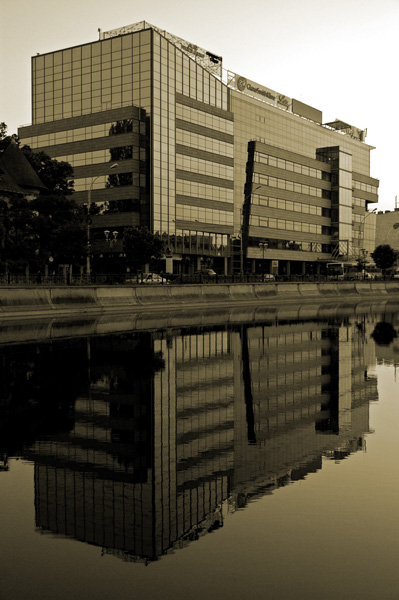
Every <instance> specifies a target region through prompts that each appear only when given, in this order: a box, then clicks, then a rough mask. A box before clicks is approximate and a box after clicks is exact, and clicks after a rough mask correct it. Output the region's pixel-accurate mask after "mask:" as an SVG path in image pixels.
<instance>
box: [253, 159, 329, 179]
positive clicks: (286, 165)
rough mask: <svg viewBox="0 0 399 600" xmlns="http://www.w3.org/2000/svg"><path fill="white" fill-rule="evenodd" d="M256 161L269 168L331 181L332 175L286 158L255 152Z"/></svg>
mask: <svg viewBox="0 0 399 600" xmlns="http://www.w3.org/2000/svg"><path fill="white" fill-rule="evenodd" d="M255 161H256V162H259V163H262V164H264V165H269V167H277V168H278V169H285V170H286V171H292V172H293V173H300V174H301V175H307V176H309V177H315V178H316V179H323V180H324V181H330V180H331V174H330V173H326V172H325V171H321V170H320V169H314V168H312V167H307V166H306V165H301V164H300V163H295V162H292V161H290V160H285V159H284V158H277V157H276V156H271V155H269V154H263V153H262V152H255Z"/></svg>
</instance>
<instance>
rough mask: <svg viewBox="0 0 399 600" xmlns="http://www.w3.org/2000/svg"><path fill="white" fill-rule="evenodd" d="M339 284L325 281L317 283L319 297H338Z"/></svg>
mask: <svg viewBox="0 0 399 600" xmlns="http://www.w3.org/2000/svg"><path fill="white" fill-rule="evenodd" d="M338 288H339V284H337V283H336V282H335V281H326V282H323V283H319V293H320V296H338V295H339V289H338Z"/></svg>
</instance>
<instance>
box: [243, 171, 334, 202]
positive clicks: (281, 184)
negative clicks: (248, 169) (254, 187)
mask: <svg viewBox="0 0 399 600" xmlns="http://www.w3.org/2000/svg"><path fill="white" fill-rule="evenodd" d="M253 182H254V183H258V184H260V185H267V186H269V187H274V188H279V189H280V190H287V191H289V192H297V193H298V194H304V195H305V196H315V197H316V198H331V192H330V191H329V190H322V189H321V188H316V187H313V186H312V185H305V184H304V183H296V182H294V181H288V180H287V179H278V178H277V177H270V176H269V175H261V174H260V173H254V175H253Z"/></svg>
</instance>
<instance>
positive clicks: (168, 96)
mask: <svg viewBox="0 0 399 600" xmlns="http://www.w3.org/2000/svg"><path fill="white" fill-rule="evenodd" d="M99 37H100V39H99V40H97V41H95V42H92V43H88V44H84V45H82V46H77V47H74V48H67V49H64V50H59V51H56V52H51V53H48V54H45V55H37V56H34V57H33V58H32V125H30V126H27V127H21V128H20V129H19V132H18V133H19V136H20V138H21V140H22V142H23V143H25V144H28V145H30V146H31V147H32V148H33V149H40V150H44V151H45V152H46V153H47V154H49V155H50V156H52V157H54V158H56V159H57V160H66V161H68V162H69V163H71V165H72V166H73V168H74V177H75V190H76V200H77V201H78V202H80V203H83V204H84V203H87V201H88V195H89V193H90V197H91V200H92V201H94V202H97V203H99V206H100V213H99V214H98V215H97V216H96V217H94V219H93V223H92V230H93V235H92V237H93V244H92V248H93V253H94V257H93V260H94V261H95V260H96V258H98V257H99V256H101V257H107V256H108V257H113V258H114V259H115V258H117V259H119V257H121V256H122V255H123V245H122V235H123V229H124V227H127V226H147V227H149V228H150V229H151V231H153V232H154V233H157V234H158V235H160V236H162V238H163V239H164V241H165V250H166V255H167V258H166V259H165V268H166V270H167V271H172V270H173V271H174V272H192V271H194V270H197V269H199V268H200V267H201V266H202V265H207V266H210V267H213V268H214V269H215V270H216V271H217V272H218V273H225V274H228V273H232V272H237V271H242V270H249V271H251V272H259V271H260V272H262V271H266V272H269V271H274V272H278V273H280V274H292V273H298V274H303V273H305V272H307V271H312V272H314V271H320V270H321V269H322V268H323V264H324V263H325V262H326V261H327V260H330V259H331V257H333V256H334V255H335V256H346V258H347V259H348V258H349V257H350V256H355V255H356V253H359V252H360V248H361V247H363V246H364V219H365V217H366V216H367V212H366V210H367V205H368V204H369V203H374V202H377V200H378V196H377V190H378V181H377V180H376V179H373V178H371V177H370V150H371V147H370V146H368V145H367V144H365V142H364V132H363V131H360V130H357V129H356V128H354V127H352V126H350V125H347V124H346V123H342V122H338V121H336V122H334V123H329V124H324V125H322V119H321V113H320V111H317V110H316V109H313V108H311V107H309V106H307V105H304V104H302V103H300V102H298V101H296V100H294V99H290V98H287V97H285V96H283V95H282V94H276V93H275V92H273V91H272V90H269V89H268V88H265V87H264V86H261V85H259V84H254V82H250V81H249V80H247V79H245V78H243V77H239V76H238V75H235V74H232V73H230V72H226V71H225V70H224V69H223V68H222V58H221V57H219V56H217V55H215V54H213V53H211V52H208V51H206V50H204V49H202V48H199V47H198V46H195V45H193V44H190V43H188V42H185V41H184V40H182V39H181V38H177V37H176V36H173V35H172V34H169V33H167V32H165V31H162V30H160V29H159V28H157V27H154V26H153V25H150V24H148V23H146V22H140V23H137V24H135V25H131V26H128V27H125V28H122V29H119V30H113V31H109V32H100V35H99ZM111 167H113V168H112V172H111V171H110V169H111ZM97 264H98V263H97ZM118 264H119V266H120V268H123V258H122V260H121V261H119V263H118Z"/></svg>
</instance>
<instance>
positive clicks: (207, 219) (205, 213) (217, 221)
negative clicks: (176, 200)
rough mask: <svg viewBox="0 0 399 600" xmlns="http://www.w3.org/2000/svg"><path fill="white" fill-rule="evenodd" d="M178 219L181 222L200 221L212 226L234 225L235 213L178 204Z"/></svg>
mask: <svg viewBox="0 0 399 600" xmlns="http://www.w3.org/2000/svg"><path fill="white" fill-rule="evenodd" d="M176 219H179V220H180V221H199V222H200V223H210V224H212V225H233V213H232V212H227V211H225V210H216V209H213V208H202V207H199V206H187V205H185V204H176Z"/></svg>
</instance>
